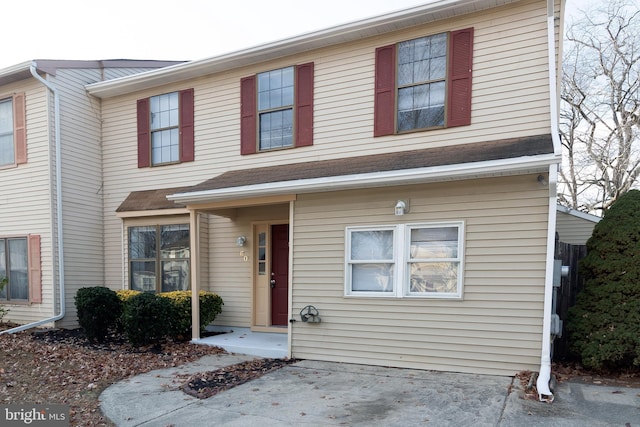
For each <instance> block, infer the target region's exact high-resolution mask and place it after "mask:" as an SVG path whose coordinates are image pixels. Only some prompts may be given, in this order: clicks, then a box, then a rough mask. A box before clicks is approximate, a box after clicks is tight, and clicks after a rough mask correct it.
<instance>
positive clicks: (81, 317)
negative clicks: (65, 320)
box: [75, 286, 122, 341]
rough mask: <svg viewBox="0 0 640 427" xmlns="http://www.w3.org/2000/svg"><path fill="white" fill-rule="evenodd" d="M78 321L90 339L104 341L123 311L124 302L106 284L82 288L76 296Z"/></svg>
mask: <svg viewBox="0 0 640 427" xmlns="http://www.w3.org/2000/svg"><path fill="white" fill-rule="evenodd" d="M75 305H76V309H77V312H78V322H79V323H80V327H81V328H82V329H83V330H84V333H85V335H86V336H87V338H88V339H90V340H98V341H103V340H104V339H105V338H106V337H107V335H108V334H109V332H110V331H112V330H114V329H115V327H116V322H117V320H118V318H119V317H120V314H121V313H122V303H121V302H120V299H119V298H118V296H117V295H116V293H115V292H114V291H112V290H111V289H109V288H106V287H104V286H95V287H88V288H80V289H78V292H77V293H76V296H75Z"/></svg>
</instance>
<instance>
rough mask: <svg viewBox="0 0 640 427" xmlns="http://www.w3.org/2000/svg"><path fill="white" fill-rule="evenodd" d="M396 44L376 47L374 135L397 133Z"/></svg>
mask: <svg viewBox="0 0 640 427" xmlns="http://www.w3.org/2000/svg"><path fill="white" fill-rule="evenodd" d="M395 91H396V45H395V44H392V45H389V46H384V47H379V48H377V49H376V76H375V99H374V112H373V122H374V123H373V136H383V135H392V134H393V133H395V110H396V108H395V106H396V93H395Z"/></svg>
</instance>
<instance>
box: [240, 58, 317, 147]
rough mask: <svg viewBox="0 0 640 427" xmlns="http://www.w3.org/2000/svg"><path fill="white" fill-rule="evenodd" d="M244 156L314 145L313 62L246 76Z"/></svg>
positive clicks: (243, 88) (243, 93)
mask: <svg viewBox="0 0 640 427" xmlns="http://www.w3.org/2000/svg"><path fill="white" fill-rule="evenodd" d="M240 91H241V94H240V96H241V107H240V113H241V143H240V152H241V154H253V153H256V152H259V151H269V150H274V149H281V148H291V147H304V146H309V145H313V63H308V64H302V65H297V66H292V67H285V68H280V69H277V70H271V71H266V72H263V73H259V74H256V75H253V76H249V77H245V78H243V79H242V80H241V82H240Z"/></svg>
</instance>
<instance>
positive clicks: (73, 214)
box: [0, 60, 177, 327]
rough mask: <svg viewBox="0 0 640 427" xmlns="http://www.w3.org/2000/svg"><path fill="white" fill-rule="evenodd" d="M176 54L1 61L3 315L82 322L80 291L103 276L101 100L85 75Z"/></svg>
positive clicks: (121, 72) (99, 75) (125, 71)
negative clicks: (140, 58)
mask: <svg viewBox="0 0 640 427" xmlns="http://www.w3.org/2000/svg"><path fill="white" fill-rule="evenodd" d="M173 64H177V62H166V61H125V60H113V61H52V60H34V61H29V62H25V63H22V64H18V65H16V66H13V67H10V68H5V69H3V70H0V277H7V278H8V279H9V283H8V285H7V287H6V288H5V289H3V290H2V291H1V292H0V303H1V304H3V305H4V306H6V307H7V308H9V310H10V311H9V314H8V315H7V317H6V318H5V319H8V320H10V321H12V322H16V323H20V324H31V323H32V322H37V323H38V324H39V323H43V324H51V323H52V322H54V321H55V322H56V323H55V324H56V325H57V326H63V327H69V326H77V320H76V316H75V306H74V300H73V297H74V295H75V291H76V290H77V289H78V288H80V287H83V286H97V285H103V284H104V283H105V282H104V249H103V245H102V234H103V218H102V212H103V211H102V147H101V135H100V132H101V124H100V121H101V107H100V100H99V99H96V98H95V97H92V96H89V95H88V94H87V93H86V89H85V85H86V84H88V83H94V82H97V81H101V80H104V79H109V78H116V77H121V76H125V75H129V74H133V73H140V72H144V71H148V70H151V69H155V68H158V67H166V66H168V65H173ZM58 165H59V166H58ZM61 299H63V300H64V303H63V304H61V302H60V301H61ZM65 313H66V315H65Z"/></svg>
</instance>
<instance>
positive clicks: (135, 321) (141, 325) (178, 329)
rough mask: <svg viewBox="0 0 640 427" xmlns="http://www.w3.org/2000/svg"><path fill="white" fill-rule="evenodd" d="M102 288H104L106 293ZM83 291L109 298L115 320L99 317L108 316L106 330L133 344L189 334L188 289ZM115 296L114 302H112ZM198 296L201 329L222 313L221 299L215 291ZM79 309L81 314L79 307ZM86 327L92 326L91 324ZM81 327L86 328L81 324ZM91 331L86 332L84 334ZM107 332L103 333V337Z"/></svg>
mask: <svg viewBox="0 0 640 427" xmlns="http://www.w3.org/2000/svg"><path fill="white" fill-rule="evenodd" d="M84 289H96V288H84ZM103 289H107V291H108V292H105V291H104V290H103ZM83 292H89V293H95V294H96V295H97V296H100V295H104V298H108V299H109V300H110V302H109V306H111V307H112V308H111V310H110V313H109V314H112V313H113V314H116V316H115V319H113V318H110V317H109V315H102V316H101V317H102V318H104V319H108V323H109V324H108V327H107V328H106V329H107V330H109V331H110V330H112V329H113V330H117V331H119V332H123V333H124V334H125V335H126V336H127V339H128V340H129V342H130V343H131V344H133V345H136V346H139V345H143V344H149V343H152V342H157V341H159V340H161V339H163V338H166V337H172V338H178V339H184V338H185V337H189V336H190V335H191V291H174V292H163V293H160V294H153V293H147V292H140V291H134V290H128V289H125V290H118V291H111V290H109V289H108V288H104V287H102V288H101V289H100V290H98V291H83ZM107 294H109V296H107ZM143 295H146V296H143ZM114 297H115V301H117V303H114V299H113V298H114ZM158 299H161V300H162V301H158ZM199 299H200V330H201V332H203V331H204V328H205V327H206V326H207V325H208V324H210V323H211V322H213V321H214V320H215V319H216V317H217V316H218V314H220V313H221V312H222V306H223V305H224V302H223V301H222V298H221V297H220V296H219V295H218V294H215V293H213V292H209V291H200V293H199ZM95 304H96V303H94V305H95ZM104 304H106V302H105V303H104ZM115 306H117V307H115ZM89 311H90V312H91V311H92V310H89ZM78 312H79V313H80V310H78ZM87 321H89V322H91V321H92V318H88V319H87ZM96 323H97V327H102V326H101V324H100V322H96ZM81 325H82V323H81ZM88 328H89V329H91V326H88ZM102 328H103V329H104V327H102ZM83 329H85V331H87V329H86V328H84V326H83ZM90 333H91V332H89V333H87V337H89V334H90ZM106 334H107V333H106V332H105V333H104V336H106Z"/></svg>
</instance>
